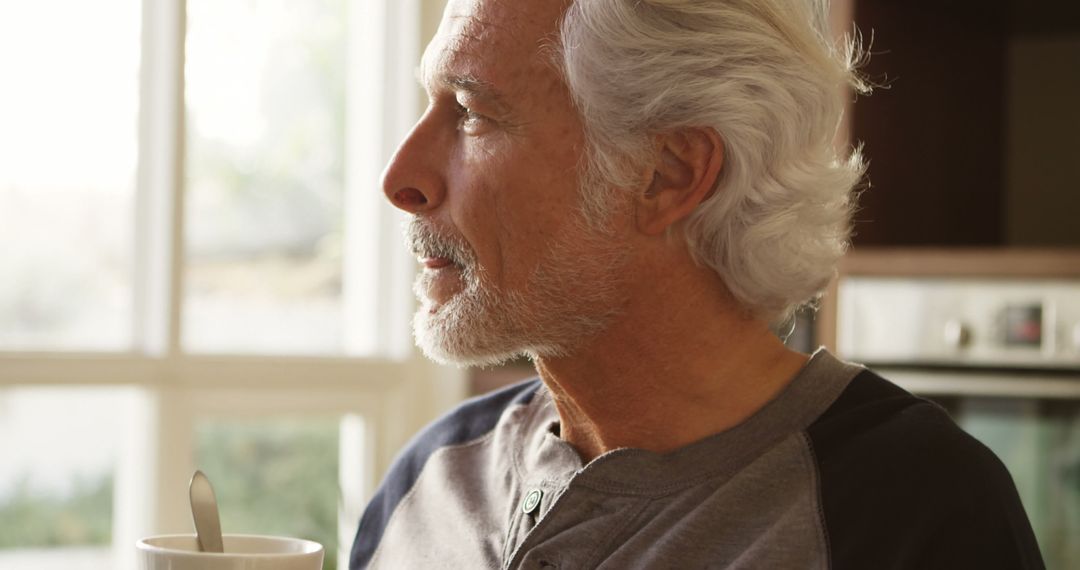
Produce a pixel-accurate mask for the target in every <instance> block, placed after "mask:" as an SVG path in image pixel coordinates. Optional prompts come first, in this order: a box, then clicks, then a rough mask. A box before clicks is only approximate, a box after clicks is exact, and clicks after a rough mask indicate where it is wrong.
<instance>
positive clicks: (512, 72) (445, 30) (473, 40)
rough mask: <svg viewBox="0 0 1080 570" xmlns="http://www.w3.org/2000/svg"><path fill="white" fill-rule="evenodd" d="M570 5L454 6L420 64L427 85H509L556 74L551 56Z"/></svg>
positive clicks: (492, 1)
mask: <svg viewBox="0 0 1080 570" xmlns="http://www.w3.org/2000/svg"><path fill="white" fill-rule="evenodd" d="M568 4H569V0H450V2H449V3H448V4H447V6H446V11H445V12H444V13H443V19H442V22H441V23H440V24H439V30H438V32H437V33H436V34H435V37H434V38H433V39H432V41H431V44H429V45H428V48H427V50H426V51H425V53H424V59H423V61H422V63H421V74H422V78H423V80H424V82H425V83H426V84H429V85H431V84H438V83H441V82H445V81H446V79H447V78H448V77H450V78H460V77H467V78H476V79H478V80H479V81H482V82H485V83H486V82H495V81H498V82H500V83H505V82H507V81H513V80H514V79H515V78H522V77H530V76H531V77H533V78H534V79H535V78H536V74H537V73H541V74H544V73H551V74H553V73H554V69H553V68H552V67H551V65H550V63H549V57H550V55H549V51H548V50H547V49H546V47H547V46H549V45H551V44H552V43H553V42H554V41H555V38H556V32H557V26H558V23H559V19H560V18H561V17H562V14H563V12H564V11H565V10H566V6H567V5H568Z"/></svg>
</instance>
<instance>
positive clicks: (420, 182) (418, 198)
mask: <svg viewBox="0 0 1080 570" xmlns="http://www.w3.org/2000/svg"><path fill="white" fill-rule="evenodd" d="M436 127H437V125H435V124H434V121H433V120H432V117H431V113H430V111H429V112H428V113H425V115H424V116H423V117H421V118H420V121H418V122H417V123H416V125H415V126H414V127H413V129H412V131H411V132H410V133H409V135H408V136H407V137H405V140H403V141H401V145H399V146H398V149H397V151H395V152H394V156H393V157H391V158H390V162H389V163H387V165H386V169H385V170H384V171H383V176H382V188H383V194H385V195H386V199H387V200H390V203H391V204H393V205H394V206H396V207H398V208H401V209H402V210H405V211H406V212H409V213H410V214H421V213H424V212H427V211H431V210H434V209H435V208H438V207H439V204H441V203H442V201H443V198H444V197H445V196H446V187H445V179H444V177H443V175H442V165H444V164H445V152H446V149H447V148H448V146H449V144H447V143H449V142H450V141H443V140H440V136H439V132H438V129H437V128H436Z"/></svg>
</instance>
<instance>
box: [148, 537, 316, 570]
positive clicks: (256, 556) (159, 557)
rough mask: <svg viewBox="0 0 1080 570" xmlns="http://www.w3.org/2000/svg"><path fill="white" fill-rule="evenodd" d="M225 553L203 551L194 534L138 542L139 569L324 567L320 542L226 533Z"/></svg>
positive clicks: (286, 569)
mask: <svg viewBox="0 0 1080 570" xmlns="http://www.w3.org/2000/svg"><path fill="white" fill-rule="evenodd" d="M222 540H223V542H224V545H225V552H224V553H219V552H200V551H199V544H198V541H197V540H196V538H195V535H194V534H172V535H162V536H151V537H149V538H144V539H142V540H140V541H139V542H137V543H136V544H135V548H136V550H137V551H138V561H139V564H138V568H139V570H322V561H323V547H322V545H321V544H319V543H318V542H312V541H310V540H304V539H301V538H286V537H281V536H256V535H246V534H226V535H224V536H223V537H222Z"/></svg>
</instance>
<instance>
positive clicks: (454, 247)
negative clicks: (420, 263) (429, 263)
mask: <svg viewBox="0 0 1080 570" xmlns="http://www.w3.org/2000/svg"><path fill="white" fill-rule="evenodd" d="M404 230H405V243H406V244H408V247H409V251H411V252H412V254H413V255H415V256H416V257H421V258H424V257H441V258H444V259H448V260H450V261H451V262H452V263H454V264H455V265H460V266H470V265H471V264H472V262H473V261H474V260H475V259H476V255H475V254H474V253H473V250H472V248H471V247H469V245H468V243H466V241H465V239H464V238H462V237H461V236H459V235H457V234H453V233H450V232H446V231H440V230H439V229H437V228H436V227H435V224H432V223H431V222H428V221H426V220H424V219H421V218H412V219H411V220H409V221H408V222H406V223H405V226H404Z"/></svg>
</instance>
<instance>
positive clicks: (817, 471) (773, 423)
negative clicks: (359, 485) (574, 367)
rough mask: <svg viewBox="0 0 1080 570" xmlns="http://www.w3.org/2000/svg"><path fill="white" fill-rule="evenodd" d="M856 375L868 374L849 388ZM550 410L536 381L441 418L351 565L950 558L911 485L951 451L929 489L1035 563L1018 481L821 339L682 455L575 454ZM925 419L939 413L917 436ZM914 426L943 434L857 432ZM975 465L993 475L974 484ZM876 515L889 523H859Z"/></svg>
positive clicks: (369, 525)
mask: <svg viewBox="0 0 1080 570" xmlns="http://www.w3.org/2000/svg"><path fill="white" fill-rule="evenodd" d="M856 383H858V385H859V388H860V389H859V390H849V388H850V387H853V386H852V385H853V384H856ZM846 393H850V394H849V397H847V398H846V399H845V398H841V396H842V395H844V394H846ZM842 400H843V401H842ZM841 404H842V405H841ZM875 410H876V411H875ZM904 415H907V416H909V417H907V418H904V419H899V420H898V419H897V417H898V416H904ZM923 416H926V417H923ZM558 421H559V420H558V415H557V413H556V410H555V408H554V406H553V404H552V402H551V398H550V395H549V394H548V392H547V391H546V389H544V388H543V386H542V384H540V383H539V382H538V381H532V382H527V383H523V384H519V385H517V386H514V387H511V388H509V389H505V390H502V391H500V392H497V393H495V394H492V395H489V396H486V397H483V398H481V399H478V400H473V401H470V402H468V403H466V404H464V405H463V406H462V407H461V408H459V409H458V410H456V411H455V412H454V413H452V414H450V415H449V416H447V417H446V418H444V419H442V420H440V421H439V422H437V423H436V424H434V425H433V426H432V427H431V428H429V429H428V430H427V431H426V432H425V433H424V434H422V435H421V436H419V437H418V438H417V440H416V441H414V442H413V444H412V445H411V446H410V448H409V449H408V450H407V451H406V452H405V454H404V455H403V456H402V458H401V459H400V460H399V462H398V463H397V465H395V467H394V468H393V469H392V470H391V472H390V474H389V475H388V478H387V480H386V481H385V482H384V484H383V487H382V488H381V490H380V492H379V494H378V495H377V496H376V498H375V499H374V500H373V501H372V504H371V505H370V506H369V507H368V510H367V512H366V513H365V515H364V519H363V520H362V521H361V526H360V530H359V533H358V534H357V540H356V543H355V544H354V548H353V556H352V564H351V567H352V568H354V569H357V568H392V569H402V568H563V569H571V568H574V569H577V568H583V569H584V568H590V569H591V568H611V569H616V568H617V569H624V568H841V567H851V568H882V567H897V568H904V567H912V568H916V567H922V568H925V567H937V566H935V565H934V563H935V561H940V562H941V563H942V564H943V566H941V567H948V566H945V565H944V564H945V562H946V561H947V560H950V561H951V560H953V558H949V557H948V556H953V555H955V553H954V552H952V551H949V549H947V548H946V549H945V550H946V551H948V552H944V553H942V554H935V552H936V550H940V546H935V545H934V544H932V542H933V541H934V535H935V529H936V528H937V524H936V521H935V519H934V517H935V516H937V517H945V516H948V514H949V513H951V512H954V510H955V509H950V508H947V507H948V506H949V505H945V507H946V508H943V507H942V505H941V500H940V498H936V497H932V499H931V500H920V499H908V498H906V497H908V495H910V494H911V493H912V492H914V494H916V495H918V494H920V493H922V490H920V489H906V490H904V488H903V486H904V485H905V484H910V485H925V484H926V483H923V482H921V480H920V478H919V477H916V476H913V475H912V473H913V470H914V472H918V473H923V474H925V472H926V471H927V469H926V465H915V463H916V462H917V461H918V460H919V458H918V456H919V455H920V454H921V455H924V458H923V459H924V460H925V459H927V458H930V459H933V458H937V457H938V456H939V455H943V456H947V457H949V458H951V459H946V461H948V462H950V464H948V465H943V466H941V467H942V468H943V469H944V471H945V475H944V476H942V477H941V482H940V485H939V486H940V487H941V488H940V489H939V490H937V491H935V490H933V489H931V490H930V491H928V494H929V495H931V496H933V495H934V494H936V493H939V492H940V493H943V494H947V495H950V496H951V495H952V494H954V493H955V492H956V491H957V489H956V488H955V487H967V488H971V493H973V494H978V495H979V496H980V497H981V499H980V500H982V502H984V503H985V505H983V506H984V507H986V508H990V507H994V506H995V505H1000V507H1001V508H997V507H994V511H995V514H994V515H993V520H994V521H997V522H1003V523H1004V527H1005V529H1006V530H1005V531H1000V532H999V531H997V530H995V532H996V533H999V534H1000V536H998V534H995V535H993V536H990V535H985V536H984V537H983V538H978V533H975V534H974V535H973V537H974V538H973V539H972V540H974V541H975V543H974V544H979V543H980V542H983V541H984V540H985V541H990V540H999V541H1000V540H1003V538H1002V537H1004V539H1007V542H1006V549H1007V550H1008V551H1009V553H1010V556H1009V557H1006V558H1002V557H1001V556H1000V555H999V554H998V553H996V552H994V553H992V555H993V556H994V560H995V562H996V563H1001V562H1004V561H1013V560H1015V561H1016V563H1015V565H1005V566H991V567H1003V568H1012V567H1032V568H1037V567H1041V561H1040V560H1039V555H1038V549H1037V547H1036V546H1035V543H1034V538H1033V536H1032V535H1031V529H1030V526H1029V525H1028V524H1027V520H1026V517H1025V516H1024V514H1023V510H1022V507H1020V506H1019V501H1018V499H1017V497H1016V492H1015V489H1014V488H1013V487H1012V482H1011V480H1010V479H1009V477H1008V474H1007V472H1005V470H1004V467H1003V466H1001V464H1000V462H999V461H997V459H996V458H995V457H994V456H993V455H992V454H991V453H990V452H989V451H988V450H986V448H985V447H983V446H981V445H980V444H978V443H977V442H975V441H974V440H972V439H971V438H969V437H967V436H966V435H965V434H963V433H962V432H961V431H960V430H959V429H958V428H956V426H955V425H954V424H952V422H951V421H949V420H948V418H947V417H944V413H943V412H942V411H941V410H940V409H939V408H937V407H936V406H934V405H933V404H930V403H928V402H926V401H924V400H920V399H918V398H915V397H913V396H911V395H910V394H907V393H906V392H903V391H902V390H900V389H899V388H896V387H895V386H893V385H891V384H889V383H887V382H885V381H884V380H882V379H880V378H879V377H877V376H875V375H873V374H872V373H870V372H868V371H866V370H865V369H864V368H862V367H859V366H855V365H852V364H848V363H844V362H841V361H839V360H837V359H836V358H834V357H833V356H832V355H830V354H829V353H827V352H825V351H823V350H822V351H818V352H817V353H816V354H815V355H814V356H813V357H812V358H811V360H810V361H809V363H808V364H807V365H806V366H805V367H804V369H803V370H802V371H801V372H800V373H799V374H798V376H797V377H796V378H795V379H794V380H793V381H792V382H791V383H790V384H789V385H788V386H787V388H786V389H785V390H784V391H783V392H782V393H780V394H779V395H778V396H777V397H776V398H775V399H774V400H773V401H771V402H769V403H768V404H767V405H766V406H765V407H763V408H762V409H761V410H759V411H758V412H757V413H755V414H754V415H753V416H751V417H750V418H749V419H747V420H746V421H744V422H743V423H741V424H739V425H737V426H735V427H734V428H731V429H729V430H726V431H724V432H722V433H718V434H715V435H713V436H710V437H708V438H705V439H703V440H700V441H698V442H696V443H693V444H691V445H688V446H686V447H684V448H682V449H679V450H676V451H674V452H672V453H668V454H657V453H652V452H648V451H644V450H640V449H618V450H615V451H611V452H609V453H606V454H604V455H602V456H600V457H597V458H596V459H594V460H593V461H591V462H589V463H588V464H587V465H582V463H581V460H580V458H579V456H578V455H577V453H576V452H575V451H574V450H573V449H572V448H571V447H570V446H569V445H568V444H566V442H564V441H563V440H561V439H560V438H559V436H558V426H559V423H558ZM911 421H914V422H916V425H917V426H918V429H914V430H913V429H910V428H911V426H909V425H906V423H907V422H911ZM928 421H932V423H933V424H934V427H933V429H931V430H930V433H928V434H924V433H922V431H920V430H923V428H924V425H925V424H926V423H927V422H928ZM898 422H899V423H898ZM894 424H895V425H894ZM860 426H861V427H860ZM923 431H925V430H923ZM905 433H908V434H911V435H912V436H913V437H915V438H917V439H918V440H919V441H923V440H924V439H927V440H928V441H934V440H936V441H938V442H944V443H945V445H946V446H947V449H942V450H931V449H926V450H923V452H926V453H920V451H919V450H918V449H917V448H916V450H915V451H914V453H913V454H909V453H908V452H904V453H902V454H900V455H899V456H898V455H896V454H893V453H881V452H873V451H871V452H860V451H859V449H861V448H862V447H863V446H865V442H860V441H859V440H860V438H866V437H870V438H872V439H876V440H877V441H874V442H871V443H874V444H876V445H871V446H867V447H868V448H869V449H871V450H873V449H876V446H879V445H889V444H890V439H889V438H890V437H904V434H905ZM822 447H823V448H824V449H825V450H826V451H827V453H826V456H825V457H822V454H821V449H819V448H822ZM890 458H891V459H890ZM957 458H959V462H957ZM860 460H864V461H866V462H871V463H872V465H869V464H867V465H862V464H861V463H860ZM890 463H891V464H890ZM951 463H956V465H952V464H951ZM934 468H935V469H936V468H937V467H936V466H935V467H934ZM859 471H863V472H865V477H864V478H862V479H860V478H859V477H858V476H857V475H855V474H856V473H858V472H859ZM834 473H835V475H833V474H834ZM971 475H976V476H978V477H979V478H980V479H985V481H983V482H981V483H974V484H973V483H972V482H971ZM984 476H985V477H984ZM823 477H828V478H829V479H830V481H823ZM832 480H835V483H833V482H832ZM905 481H906V483H905ZM987 481H989V483H986V482H987ZM874 485H880V488H876V489H875V488H873V486H874ZM933 485H937V483H933ZM897 486H900V487H901V491H900V492H895V498H896V500H887V501H885V502H886V503H889V504H892V503H896V502H907V503H909V504H907V505H904V504H899V505H892V506H890V507H888V508H889V509H892V510H894V511H896V512H895V513H891V512H888V511H879V510H876V509H868V508H867V507H868V506H869V505H872V504H873V503H874V501H875V500H877V499H876V497H877V494H878V493H879V492H880V493H890V492H893V491H896V489H895V488H896V487H897ZM970 502H971V501H957V500H956V499H955V498H954V499H950V500H949V501H948V503H950V504H951V503H956V504H958V505H959V508H968V507H966V506H965V505H968V504H969V503H970ZM983 510H984V511H985V509H983ZM908 511H910V512H908ZM997 511H1001V514H998V513H997ZM970 514H971V515H972V516H987V515H986V514H985V512H980V513H975V512H972V513H970ZM867 517H869V518H867ZM860 518H861V519H862V520H859V519H860ZM919 520H922V521H923V522H921V523H920V522H917V521H919ZM866 525H877V526H881V527H885V528H886V530H887V529H888V528H890V527H893V526H895V527H897V528H896V529H895V532H882V529H881V528H876V529H873V530H872V531H868V532H864V531H860V527H861V526H866ZM998 526H1001V525H998ZM838 534H839V536H838ZM878 535H883V536H886V537H895V542H896V544H892V543H890V542H888V541H892V540H893V539H891V538H890V539H887V540H886V542H883V539H882V538H881V537H880V536H878ZM955 538H956V540H955V541H954V543H955V545H956V546H957V547H961V546H962V544H963V542H962V540H961V538H962V537H959V536H958V537H955ZM838 541H839V543H838ZM852 541H857V543H853V542H852ZM1008 545H1012V546H1011V547H1009V546H1008ZM984 550H986V549H984ZM946 555H947V556H946ZM875 556H878V557H879V558H880V559H879V560H875V558H874V557H875ZM955 560H969V559H968V558H956V559H955ZM972 560H973V559H972ZM919 561H921V562H919ZM882 563H886V564H887V565H886V566H883V565H881V564H882ZM920 563H921V564H923V565H921V566H920V565H916V564H920ZM925 564H929V565H925ZM954 567H956V566H954ZM963 567H967V566H963ZM972 567H975V566H972ZM980 567H987V566H980Z"/></svg>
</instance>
